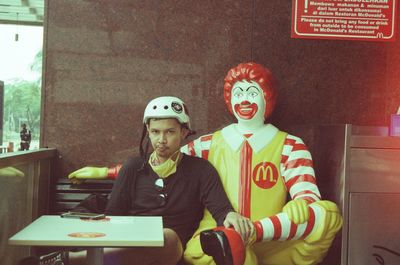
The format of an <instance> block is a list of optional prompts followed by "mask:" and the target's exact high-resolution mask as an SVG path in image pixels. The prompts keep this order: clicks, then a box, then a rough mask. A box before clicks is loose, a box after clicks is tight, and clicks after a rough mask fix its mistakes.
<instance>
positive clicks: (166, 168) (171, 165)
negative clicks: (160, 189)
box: [149, 149, 182, 179]
mask: <svg viewBox="0 0 400 265" xmlns="http://www.w3.org/2000/svg"><path fill="white" fill-rule="evenodd" d="M181 158H182V153H181V152H180V150H179V149H178V150H177V151H176V152H175V153H173V154H172V156H171V157H170V158H168V159H167V160H166V161H165V162H164V163H162V164H159V163H160V162H159V161H160V160H159V158H158V157H157V154H156V152H155V151H154V152H153V153H151V155H150V157H149V164H150V166H151V168H152V169H153V170H154V172H156V174H157V175H158V176H159V177H160V178H162V179H163V178H166V177H168V176H170V175H172V174H174V173H175V172H176V167H177V165H178V163H179V161H180V160H181Z"/></svg>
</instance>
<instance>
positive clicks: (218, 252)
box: [200, 230, 234, 265]
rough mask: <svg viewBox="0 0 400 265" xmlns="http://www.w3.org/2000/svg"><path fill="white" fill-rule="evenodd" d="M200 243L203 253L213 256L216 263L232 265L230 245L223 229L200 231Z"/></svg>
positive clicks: (218, 264)
mask: <svg viewBox="0 0 400 265" xmlns="http://www.w3.org/2000/svg"><path fill="white" fill-rule="evenodd" d="M200 243H201V248H202V249H203V251H204V253H205V254H207V255H209V256H211V257H213V259H214V261H215V263H216V264H217V265H234V263H233V258H232V252H231V247H230V245H229V241H228V238H227V237H226V235H225V233H224V232H223V231H214V230H206V231H203V232H201V233H200Z"/></svg>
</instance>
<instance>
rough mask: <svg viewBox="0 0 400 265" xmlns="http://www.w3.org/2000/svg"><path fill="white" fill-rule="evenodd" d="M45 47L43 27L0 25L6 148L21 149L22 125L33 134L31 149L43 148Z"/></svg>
mask: <svg viewBox="0 0 400 265" xmlns="http://www.w3.org/2000/svg"><path fill="white" fill-rule="evenodd" d="M42 47H43V27H42V26H23V25H0V114H1V113H2V114H3V119H2V121H3V122H2V123H1V122H0V145H1V146H2V147H4V146H10V145H11V146H13V149H14V151H16V150H18V149H19V148H20V142H21V138H20V131H21V128H22V124H26V127H27V129H28V130H30V131H31V138H32V140H31V144H30V149H37V148H39V139H40V102H41V80H42ZM2 84H3V89H2ZM1 90H3V91H1ZM1 99H2V100H1ZM0 118H1V117H0ZM1 125H2V128H1ZM2 149H3V150H4V148H2Z"/></svg>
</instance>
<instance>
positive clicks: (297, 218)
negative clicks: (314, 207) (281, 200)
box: [282, 199, 310, 224]
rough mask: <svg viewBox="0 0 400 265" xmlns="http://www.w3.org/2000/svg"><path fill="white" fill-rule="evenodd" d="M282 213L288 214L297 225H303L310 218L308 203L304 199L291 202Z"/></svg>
mask: <svg viewBox="0 0 400 265" xmlns="http://www.w3.org/2000/svg"><path fill="white" fill-rule="evenodd" d="M282 212H284V213H286V214H287V215H288V217H289V219H290V220H291V221H293V222H294V223H295V224H302V223H304V222H307V221H308V219H309V218H310V213H309V211H308V203H307V202H306V201H305V200H302V199H298V200H292V201H289V202H288V203H287V204H286V205H285V206H284V207H283V209H282Z"/></svg>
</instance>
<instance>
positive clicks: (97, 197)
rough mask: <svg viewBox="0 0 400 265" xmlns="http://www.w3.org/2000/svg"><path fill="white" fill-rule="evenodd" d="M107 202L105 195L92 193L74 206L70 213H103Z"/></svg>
mask: <svg viewBox="0 0 400 265" xmlns="http://www.w3.org/2000/svg"><path fill="white" fill-rule="evenodd" d="M107 202H108V198H107V195H103V194H99V193H93V194H90V195H89V196H87V197H86V198H85V199H84V200H83V201H81V202H80V203H79V204H78V205H77V206H75V207H74V208H73V209H72V211H73V212H80V213H104V211H105V210H106V206H107Z"/></svg>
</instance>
